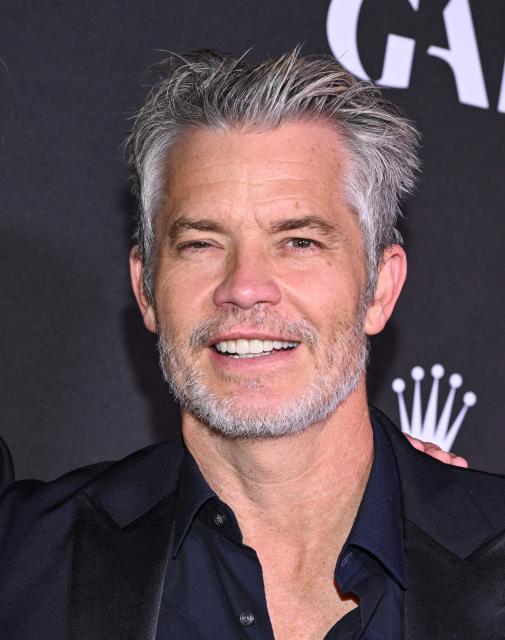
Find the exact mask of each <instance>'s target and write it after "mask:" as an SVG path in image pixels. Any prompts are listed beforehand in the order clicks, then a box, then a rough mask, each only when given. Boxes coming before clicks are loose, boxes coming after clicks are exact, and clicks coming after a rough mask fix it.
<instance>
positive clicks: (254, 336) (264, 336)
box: [207, 329, 300, 347]
mask: <svg viewBox="0 0 505 640" xmlns="http://www.w3.org/2000/svg"><path fill="white" fill-rule="evenodd" d="M240 338H243V339H244V340H271V341H272V342H274V341H276V342H298V343H299V342H300V339H299V338H291V337H289V336H288V337H286V336H279V335H273V334H268V333H262V332H258V331H248V330H247V329H241V330H240V331H230V332H229V333H225V334H223V335H220V336H218V337H217V338H213V339H212V341H211V342H209V343H208V344H207V346H208V347H213V346H214V345H216V344H217V343H218V342H224V341H225V340H240Z"/></svg>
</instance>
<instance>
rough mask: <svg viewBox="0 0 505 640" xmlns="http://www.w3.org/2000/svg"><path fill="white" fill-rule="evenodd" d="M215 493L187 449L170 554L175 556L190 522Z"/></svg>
mask: <svg viewBox="0 0 505 640" xmlns="http://www.w3.org/2000/svg"><path fill="white" fill-rule="evenodd" d="M215 497H216V494H215V493H214V491H212V489H211V488H210V487H209V485H208V484H207V482H206V480H205V478H204V477H203V475H202V472H201V471H200V469H199V468H198V465H197V464H196V462H195V459H194V458H193V456H192V455H191V454H190V453H189V451H188V450H187V449H185V450H184V458H183V461H182V466H181V475H180V479H179V487H178V492H177V500H176V504H175V518H174V525H173V529H172V541H173V546H172V554H173V557H174V558H175V556H177V554H178V553H179V550H180V548H181V545H182V543H183V542H184V538H185V537H186V535H187V533H188V531H189V529H190V527H191V524H192V522H193V520H194V518H195V516H196V514H197V513H198V511H199V510H200V509H201V508H202V507H203V505H204V504H205V503H206V502H207V501H208V500H211V499H212V498H215Z"/></svg>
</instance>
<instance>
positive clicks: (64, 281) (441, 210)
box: [0, 0, 505, 478]
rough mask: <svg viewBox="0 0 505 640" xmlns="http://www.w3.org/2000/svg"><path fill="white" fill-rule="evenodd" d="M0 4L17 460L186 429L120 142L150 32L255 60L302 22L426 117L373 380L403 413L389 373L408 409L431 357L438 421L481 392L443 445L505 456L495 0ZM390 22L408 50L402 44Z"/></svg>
mask: <svg viewBox="0 0 505 640" xmlns="http://www.w3.org/2000/svg"><path fill="white" fill-rule="evenodd" d="M0 6H1V16H2V17H1V23H0V34H1V37H0V58H1V60H0V95H1V103H0V118H1V121H0V135H1V137H0V189H1V200H0V202H1V217H0V243H1V251H0V278H1V289H0V291H1V294H0V295H1V298H0V302H1V318H0V340H1V349H0V353H1V363H2V367H1V371H0V377H1V381H0V403H1V418H0V435H2V436H3V437H4V438H5V439H6V441H7V442H8V444H9V445H10V448H11V450H12V453H13V457H14V461H15V465H16V470H17V477H19V478H22V477H27V476H35V477H39V478H52V477H55V476H57V475H59V474H61V473H63V472H65V471H67V470H69V469H70V468H72V467H75V466H78V465H83V464H87V463H90V462H94V461H97V460H101V459H107V458H116V457H119V456H122V455H124V454H126V453H128V452H130V451H132V450H134V449H136V448H138V447H141V446H144V445H147V444H150V443H151V442H153V441H156V440H160V439H163V438H166V437H168V436H170V435H173V434H174V433H175V432H176V430H177V428H178V418H177V409H176V408H175V407H174V405H173V404H172V402H171V399H170V397H169V392H168V388H167V387H166V386H165V385H163V383H162V382H161V377H160V374H159V372H158V366H157V358H156V353H155V345H154V341H153V339H152V338H151V336H150V335H148V334H147V332H146V331H145V330H144V328H143V325H142V323H141V320H140V318H139V315H138V313H137V311H136V309H135V306H134V301H133V297H132V295H131V293H130V290H129V280H128V273H127V254H128V248H129V245H130V234H131V217H132V202H131V199H130V197H129V195H128V176H127V171H126V169H125V166H124V163H123V161H122V153H121V148H120V147H121V142H122V139H123V135H124V132H125V130H126V129H127V127H128V122H127V119H128V117H130V116H131V115H132V113H133V112H134V110H135V109H136V108H137V107H138V106H139V105H140V104H141V102H142V100H143V98H144V96H145V92H146V79H145V78H146V76H145V74H144V70H145V68H146V67H147V66H148V65H149V64H151V63H154V62H156V61H157V60H159V59H160V58H161V57H162V56H163V54H162V53H160V50H167V49H170V50H174V51H177V52H185V51H189V50H192V49H195V48H204V47H205V48H206V47H214V48H219V49H224V50H228V51H232V52H239V53H241V52H243V51H244V50H245V49H247V48H249V47H253V52H252V54H251V55H252V57H253V58H262V57H264V56H265V55H269V54H271V55H278V54H280V53H281V52H283V51H285V50H287V49H289V48H291V47H293V46H294V45H295V44H296V43H298V42H301V41H303V42H305V46H304V51H305V52H306V53H309V52H319V53H320V52H324V53H333V54H334V55H336V56H337V57H339V58H341V60H342V62H343V63H344V64H347V65H348V66H349V68H351V69H352V70H354V71H355V72H357V73H358V72H359V73H361V74H362V75H365V74H366V75H368V76H369V77H370V78H372V79H373V80H375V81H377V80H381V79H382V77H383V76H385V75H386V76H387V75H389V84H392V85H395V86H401V87H402V88H396V89H388V90H387V91H386V93H387V94H388V96H389V97H390V98H392V99H393V100H395V101H396V102H398V103H400V104H401V105H402V106H403V108H404V110H405V111H406V112H407V113H408V115H409V116H410V117H412V118H413V119H414V120H415V121H416V122H417V124H418V126H419V128H420V129H421V132H422V135H423V147H422V152H421V154H422V159H423V164H424V173H423V176H422V179H421V181H420V184H419V188H418V192H417V194H416V195H415V196H414V197H413V198H411V199H410V201H409V202H408V204H407V206H406V208H405V213H406V220H405V221H404V223H402V230H403V233H404V236H405V239H406V247H407V250H408V254H409V257H410V273H409V279H408V283H407V286H406V289H405V292H404V294H403V296H402V299H401V301H400V303H399V306H398V310H397V312H396V314H395V316H394V320H393V321H392V322H391V324H390V326H389V327H388V328H387V330H386V331H385V332H384V334H383V335H381V336H379V337H377V338H376V339H374V341H373V347H372V364H371V367H370V373H369V387H370V396H371V399H372V401H373V402H374V403H375V404H376V405H378V406H379V407H381V408H383V409H384V410H385V411H386V412H388V413H389V414H390V415H391V417H392V418H393V419H395V420H397V421H398V405H397V398H396V395H395V394H394V393H393V391H392V389H391V382H392V380H393V379H394V378H396V377H401V378H403V379H404V380H405V382H406V385H407V389H406V392H405V399H406V404H407V410H408V411H409V412H410V411H411V405H412V380H411V379H410V371H411V369H412V368H413V367H414V366H422V367H423V368H424V369H425V370H426V379H425V380H424V383H423V385H424V386H423V394H424V395H423V406H424V407H425V404H426V398H427V396H428V393H429V390H430V388H431V376H430V375H429V371H430V368H431V366H432V365H433V364H435V363H440V364H442V365H443V366H444V368H445V371H446V375H445V377H444V378H443V379H442V381H441V384H440V398H439V413H440V411H441V409H442V406H443V403H444V401H445V397H446V395H447V392H448V389H449V387H448V382H447V380H448V377H449V374H451V373H454V372H456V373H459V374H460V375H461V376H462V377H463V385H462V387H461V388H460V389H459V390H458V392H457V394H456V399H455V403H454V409H453V412H452V417H451V420H454V418H455V417H456V415H457V413H458V412H459V409H460V407H461V406H462V396H463V393H464V392H465V391H468V390H471V391H473V392H475V394H476V395H477V404H476V405H475V406H473V407H471V408H470V409H469V411H468V414H467V416H466V418H465V420H464V422H463V425H462V428H461V431H460V433H459V435H458V438H457V440H456V442H455V444H454V448H455V449H456V450H457V451H458V452H460V453H462V454H464V455H466V456H468V457H469V458H470V460H471V462H472V464H473V465H474V466H475V467H477V468H482V469H486V470H489V471H501V472H505V458H504V454H503V451H504V447H505V419H504V418H503V416H502V407H501V400H502V397H501V394H502V393H503V391H502V389H503V384H504V382H505V374H504V372H503V370H502V361H503V355H504V346H505V341H504V335H503V324H504V323H503V318H504V314H505V303H504V301H503V275H504V269H503V266H504V265H503V246H504V241H505V233H504V231H505V229H504V227H505V224H504V217H503V216H504V205H503V202H504V199H505V175H504V170H503V167H504V147H505V127H504V125H505V114H504V113H503V111H505V92H504V93H503V94H500V90H501V83H502V77H503V65H504V59H505V45H504V43H505V5H504V3H503V1H502V0H485V1H484V0H482V1H477V0H476V1H472V2H469V0H451V2H449V3H448V2H446V1H445V2H443V1H438V0H429V1H428V0H384V1H383V0H381V2H377V1H376V0H363V1H359V0H334V2H333V3H332V6H331V11H330V12H329V8H330V3H329V2H328V0H311V1H310V2H307V1H303V0H296V1H295V0H276V1H275V2H266V1H264V0H241V2H237V1H231V0H230V1H228V2H226V1H225V0H221V1H212V0H189V1H187V2H169V1H162V0H152V1H150V2H141V1H134V0H122V1H121V2H119V1H114V0H107V2H98V0H96V1H93V2H91V1H90V2H85V1H82V2H79V1H76V2H68V1H67V0H61V1H55V0H46V1H45V2H35V1H32V2H19V1H18V0H1V2H0ZM444 10H445V11H444ZM353 14H354V16H355V17H358V21H357V23H356V24H353ZM328 16H329V24H328V31H327V18H328ZM390 34H394V35H396V36H402V37H403V38H408V40H402V41H399V40H398V38H396V39H395V38H393V39H391V37H389V40H388V36H390ZM393 41H395V42H396V45H398V44H400V46H404V47H406V48H405V49H404V50H402V51H400V52H396V54H395V51H394V50H393V49H392V47H393V46H394V45H395V42H393ZM340 42H341V43H342V44H341V45H340ZM388 42H389V45H387V43H388ZM386 45H387V46H386ZM388 47H389V49H388ZM430 47H439V49H433V48H432V49H430ZM447 48H449V49H450V50H449V51H446V53H444V51H443V49H447ZM387 50H388V52H389V54H390V55H389V59H388V64H387V65H384V60H385V58H387V56H386V51H387ZM441 50H442V51H441ZM410 54H412V56H411V59H410V57H409V56H410ZM395 55H396V57H395ZM444 58H445V59H444ZM356 60H359V63H360V65H361V70H359V69H358V68H357V67H356ZM410 62H411V63H412V64H410ZM385 66H387V69H385V68H383V67H385ZM385 71H387V74H385V73H384V72H385ZM423 411H425V408H424V409H423Z"/></svg>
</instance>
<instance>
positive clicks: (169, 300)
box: [155, 268, 212, 334]
mask: <svg viewBox="0 0 505 640" xmlns="http://www.w3.org/2000/svg"><path fill="white" fill-rule="evenodd" d="M193 271H194V270H191V269H187V268H186V269H184V268H177V269H170V270H168V269H160V270H159V272H158V276H157V279H156V286H155V300H156V313H157V317H158V321H159V323H160V324H162V325H165V326H169V327H170V329H171V330H174V331H175V332H176V333H177V334H180V333H187V331H186V330H185V329H187V328H189V329H191V328H193V327H194V326H195V324H197V323H198V322H199V321H201V320H202V319H203V318H204V317H207V316H208V315H210V314H211V312H212V306H211V303H212V293H211V292H212V283H211V279H210V278H209V275H208V274H205V273H203V274H202V273H201V272H200V273H194V272H193Z"/></svg>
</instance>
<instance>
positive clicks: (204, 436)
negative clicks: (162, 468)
mask: <svg viewBox="0 0 505 640" xmlns="http://www.w3.org/2000/svg"><path fill="white" fill-rule="evenodd" d="M183 437H184V440H185V443H186V446H187V447H188V449H189V451H190V452H191V454H192V455H193V457H194V458H195V460H196V462H197V464H198V466H199V467H200V470H201V471H202V473H203V475H204V477H205V479H206V480H207V482H208V484H209V486H210V487H211V488H212V489H213V490H214V491H215V492H216V494H217V495H218V496H219V497H220V498H221V500H223V501H224V502H225V503H227V504H228V505H229V506H230V508H231V509H232V510H233V511H234V513H235V515H236V517H237V520H238V522H239V526H240V528H241V531H242V535H243V538H244V543H246V544H249V545H250V546H253V547H255V548H256V547H257V546H258V545H259V546H261V544H262V541H265V540H267V539H268V536H271V534H272V532H275V536H276V539H277V540H283V541H284V542H285V543H288V544H291V545H293V546H296V547H299V548H309V547H313V546H315V545H317V544H318V543H320V542H321V538H326V539H331V540H332V541H333V542H334V543H339V542H341V544H343V543H344V541H345V539H346V537H347V535H348V533H349V530H350V528H351V526H352V523H353V521H354V517H355V515H356V512H357V509H358V507H359V503H360V501H361V498H362V495H363V492H364V488H365V485H366V481H367V478H368V474H369V471H370V467H371V463H372V458H373V434H372V429H371V424H370V419H369V416H368V409H367V404H366V396H365V393H364V384H363V385H361V386H360V387H359V388H358V389H356V391H355V392H354V393H353V394H351V396H349V398H348V399H347V400H346V401H345V402H344V403H343V404H342V405H341V406H340V407H339V408H338V409H337V410H336V411H335V413H334V414H332V416H330V418H329V419H328V420H326V421H325V422H324V423H318V424H314V425H313V426H312V427H310V428H309V429H307V430H306V431H305V432H303V433H302V434H299V435H296V436H286V437H281V438H277V439H274V438H268V439H257V440H255V439H249V438H243V439H240V438H237V439H230V438H225V437H224V436H221V435H220V434H217V433H215V432H213V431H211V430H209V429H208V428H207V427H205V426H204V425H203V424H201V423H200V422H199V421H197V420H196V419H195V418H194V417H193V416H190V415H187V414H186V415H184V414H183ZM302 522H303V523H304V526H300V524H301V523H302ZM306 523H309V525H308V526H305V524H306ZM310 523H313V526H310Z"/></svg>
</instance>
